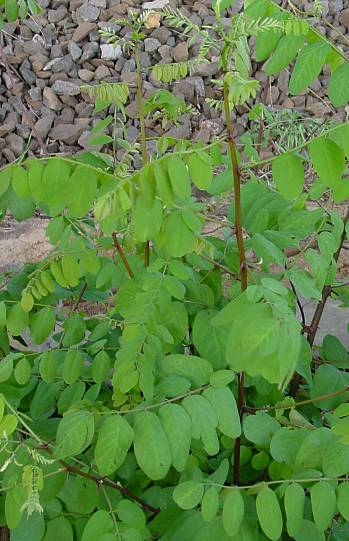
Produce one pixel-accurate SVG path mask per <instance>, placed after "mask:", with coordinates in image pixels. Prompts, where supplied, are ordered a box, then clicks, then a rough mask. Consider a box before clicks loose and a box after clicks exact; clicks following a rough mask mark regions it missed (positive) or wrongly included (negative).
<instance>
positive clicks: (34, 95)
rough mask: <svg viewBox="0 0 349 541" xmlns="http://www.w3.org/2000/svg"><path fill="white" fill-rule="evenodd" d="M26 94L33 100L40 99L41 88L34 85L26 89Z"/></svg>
mask: <svg viewBox="0 0 349 541" xmlns="http://www.w3.org/2000/svg"><path fill="white" fill-rule="evenodd" d="M28 94H29V96H30V98H31V99H32V100H33V101H40V100H41V96H42V91H41V88H39V87H37V86H34V87H33V88H31V89H30V90H29V91H28Z"/></svg>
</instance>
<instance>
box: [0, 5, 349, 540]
mask: <svg viewBox="0 0 349 541" xmlns="http://www.w3.org/2000/svg"><path fill="white" fill-rule="evenodd" d="M230 3H231V2H215V3H214V9H215V12H216V16H217V22H216V25H215V28H214V30H215V32H216V34H217V38H215V39H214V40H213V38H211V33H210V32H211V30H210V29H208V28H204V29H200V28H197V27H194V26H193V25H192V23H191V22H190V21H189V20H188V19H186V18H185V17H183V16H182V14H181V13H180V11H174V10H169V11H165V12H164V13H163V17H165V18H166V19H167V22H168V23H169V24H172V25H174V26H175V27H177V28H179V29H181V30H183V31H184V33H186V34H188V33H190V32H193V40H194V39H200V47H199V56H198V59H197V60H196V61H192V62H191V63H189V64H187V65H185V66H184V67H183V66H178V64H174V65H167V66H161V67H160V68H159V67H158V66H157V67H155V68H154V75H155V76H157V77H159V78H162V79H163V80H165V82H166V81H171V80H174V79H175V78H177V77H178V76H180V75H183V76H184V75H185V74H186V73H188V72H189V71H190V70H191V69H193V70H194V69H195V64H196V62H197V61H200V62H202V61H203V60H204V58H205V55H206V54H207V52H208V51H209V50H211V49H212V48H213V49H215V51H216V52H217V50H218V52H219V54H220V58H221V77H220V78H219V79H218V80H217V81H216V84H217V87H218V88H221V89H222V94H223V95H222V100H217V101H216V102H215V104H213V105H215V106H216V107H217V108H220V109H222V111H223V112H224V115H225V120H226V127H227V130H226V133H225V134H224V136H223V137H222V138H220V139H217V140H213V141H211V142H210V143H209V144H208V145H203V144H200V143H195V144H193V143H192V142H190V141H174V140H172V139H170V138H166V137H163V138H161V139H160V140H159V141H158V142H157V154H156V156H151V155H150V154H149V151H148V149H147V145H146V142H147V141H146V133H145V124H144V119H145V110H144V104H143V98H142V88H141V69H140V66H139V63H137V62H136V64H137V65H138V68H137V69H138V71H137V74H138V75H137V77H138V84H137V93H138V94H137V95H138V100H139V117H140V124H141V137H140V141H139V149H140V155H141V157H142V164H141V167H140V168H139V169H138V170H133V171H132V170H131V167H128V168H127V169H124V170H123V173H122V174H119V173H118V172H117V166H118V164H117V163H116V164H111V165H108V164H107V163H106V162H105V161H104V160H101V161H99V159H98V155H94V154H91V153H87V154H85V155H82V156H78V157H76V158H74V157H72V158H66V157H61V156H55V157H45V158H42V159H33V158H30V159H28V160H24V161H22V163H21V164H20V165H18V164H13V165H11V166H9V167H7V168H5V169H4V170H2V171H1V172H0V207H1V209H2V210H3V211H5V210H6V209H9V210H10V211H11V213H12V214H13V215H14V217H15V218H16V219H18V220H24V219H26V218H28V217H30V216H32V215H33V213H34V210H35V208H36V207H38V208H40V209H42V210H43V211H45V212H46V213H48V214H49V215H50V216H51V217H52V219H51V221H50V223H49V225H48V226H47V230H46V233H47V236H48V238H49V240H50V242H51V243H52V245H53V250H52V252H51V253H50V254H49V255H48V256H47V257H46V258H45V259H43V260H42V261H40V262H39V263H37V264H32V265H25V266H24V267H23V269H22V270H21V271H20V272H18V273H14V274H13V275H12V276H7V277H6V279H5V281H4V283H3V286H2V288H1V292H0V348H1V355H2V359H1V362H0V392H1V400H0V417H1V421H0V434H1V463H2V467H1V474H2V492H1V497H0V505H1V510H2V514H1V517H2V518H1V524H2V526H3V532H4V536H7V537H8V530H7V529H6V528H8V529H9V531H10V539H11V540H12V541H19V540H22V539H26V540H28V541H41V540H42V539H43V540H44V541H51V540H54V539H58V538H59V539H62V540H64V541H65V540H67V541H71V540H79V541H80V540H81V541H90V540H92V539H95V538H99V539H101V540H103V541H111V540H112V539H120V540H121V539H122V540H128V541H141V540H151V539H154V540H155V539H161V540H162V541H171V540H173V541H177V540H180V541H186V540H189V539H190V540H194V541H199V540H200V541H202V540H205V539H207V540H216V539H221V540H229V539H233V540H234V539H235V540H253V541H256V540H260V541H262V540H265V539H271V540H275V541H277V540H278V539H283V540H287V539H295V540H296V541H302V540H305V539H306V540H307V541H308V540H310V541H312V540H314V541H317V540H324V539H325V535H326V539H333V540H340V539H346V536H347V533H346V532H347V531H348V522H349V507H348V501H349V499H348V493H349V484H348V481H347V476H348V473H349V425H348V418H349V408H348V406H347V404H346V402H347V400H348V395H349V391H348V389H349V382H348V373H347V371H346V369H347V368H348V366H349V358H348V352H347V351H346V350H345V347H344V346H343V344H341V342H340V341H339V340H338V339H337V338H336V337H334V336H327V337H326V338H325V339H324V341H323V343H322V346H321V347H317V346H315V345H314V342H315V336H316V333H317V329H318V326H319V322H320V319H321V316H322V312H323V309H324V305H325V303H326V301H327V299H328V298H329V296H330V295H332V294H333V291H336V288H337V287H338V285H340V286H341V287H340V289H341V290H342V291H343V295H344V294H345V292H348V286H347V285H345V284H341V283H340V284H339V283H338V280H337V279H336V262H337V260H338V258H339V255H340V252H341V249H342V247H343V244H344V242H345V239H346V238H347V237H348V233H349V226H348V221H349V213H348V212H347V213H346V215H345V217H343V216H342V215H341V213H340V212H339V210H338V208H336V205H335V203H338V202H344V201H345V200H346V199H347V198H348V196H349V184H348V178H347V172H346V171H347V170H346V164H347V159H348V152H349V148H348V140H349V126H348V124H342V125H334V126H333V127H330V128H329V129H327V130H326V131H325V132H324V133H320V134H316V135H315V136H314V135H313V136H311V137H310V139H309V140H308V139H307V140H305V141H302V142H301V143H300V144H299V145H298V147H296V148H292V149H291V148H288V149H287V152H284V153H280V154H277V155H275V156H274V157H271V158H268V159H266V160H259V159H257V157H256V159H255V158H253V161H252V162H244V161H243V159H242V157H241V156H240V155H239V153H238V152H237V150H236V142H235V139H234V127H233V125H232V121H231V112H232V109H233V108H234V107H235V106H236V105H237V104H241V103H243V104H249V103H250V102H251V100H252V99H253V98H254V96H255V95H256V91H257V86H258V83H257V82H256V81H251V80H250V78H249V69H250V65H249V58H250V52H249V47H248V41H247V37H248V36H249V35H255V36H256V40H257V41H256V48H257V50H258V51H259V53H258V54H259V59H260V60H261V61H264V60H266V58H267V57H269V56H270V57H271V58H270V60H269V61H268V63H267V64H266V69H267V70H268V72H269V73H277V72H279V71H281V70H282V69H283V68H284V67H286V66H287V65H288V64H289V63H290V62H291V61H292V60H293V59H294V58H295V57H296V56H297V55H298V56H297V60H296V64H295V67H294V69H293V72H292V77H291V82H290V88H291V92H292V93H298V92H303V91H304V90H305V89H306V87H307V86H308V85H309V84H311V82H312V81H313V80H314V79H315V78H316V77H317V76H318V74H319V73H320V71H321V69H322V67H323V65H324V64H325V63H328V64H330V66H331V69H332V74H331V77H330V81H329V95H330V97H331V99H332V101H333V102H334V104H335V105H344V104H345V103H346V102H347V101H348V88H349V87H348V85H347V82H348V66H349V64H348V63H347V62H345V61H344V59H343V54H342V53H341V52H340V51H337V50H336V49H335V48H334V47H333V46H331V45H330V44H328V43H327V41H326V40H325V38H324V37H323V36H322V35H320V34H319V33H317V32H316V31H315V30H313V29H312V28H311V27H310V26H309V24H308V21H306V20H304V19H300V20H299V19H297V18H296V17H294V16H293V15H290V14H288V13H287V12H285V11H284V10H281V9H280V8H279V7H278V6H276V5H275V4H274V3H273V2H271V1H269V0H263V2H261V1H260V0H257V1H255V2H248V1H247V2H245V4H246V6H245V10H244V12H243V14H240V15H239V16H236V17H233V18H232V25H231V29H230V31H228V32H227V31H226V28H225V27H223V25H222V23H221V12H222V10H223V9H225V8H226V7H228V6H229V5H230ZM147 17H149V13H148V14H140V15H139V16H136V15H134V16H133V17H132V19H131V23H130V24H131V26H132V29H133V30H132V31H133V32H134V34H133V36H132V40H131V44H129V46H130V47H131V50H132V51H133V54H134V55H135V57H136V56H137V50H138V49H137V47H138V44H139V43H140V41H141V39H142V30H141V29H142V25H143V24H145V22H146V20H147ZM110 39H111V40H112V37H111V38H110ZM291 53H292V54H291ZM120 90H121V87H115V86H113V87H109V89H108V90H107V89H104V88H102V87H98V88H97V89H95V90H91V91H90V92H95V95H96V97H98V98H99V99H101V100H102V101H103V99H104V101H108V104H109V105H110V104H111V103H114V104H116V105H118V106H119V105H120V103H121V105H122V106H123V105H124V104H125V103H126V100H127V96H126V93H124V94H123V95H124V96H125V99H122V100H121V102H120V92H119V91H120ZM101 92H102V94H101ZM103 92H104V94H103ZM105 92H107V93H108V92H109V94H107V98H108V99H105V98H106V94H105ZM117 100H119V101H118V103H117ZM109 121H110V122H112V120H111V119H110V118H108V117H107V120H106V121H104V122H107V123H108V122H109ZM104 125H106V124H100V125H99V128H101V130H102V129H103V126H104ZM114 165H116V168H115V167H114ZM262 165H263V166H264V167H267V166H269V167H271V170H272V178H273V183H270V185H269V186H267V185H265V183H264V182H263V180H262V179H259V178H258V176H257V174H255V173H254V172H255V171H258V169H259V168H260V167H261V166H262ZM305 165H306V166H307V169H312V170H313V171H314V174H315V175H316V176H317V177H318V178H317V179H316V180H314V182H313V183H312V185H311V187H310V190H309V194H308V192H305V191H304V190H303V187H304V177H305V173H304V170H305ZM115 171H116V172H115ZM217 172H218V174H216V173H217ZM245 180H246V181H245ZM192 185H194V186H195V187H196V188H198V189H199V190H206V191H208V192H209V193H215V194H217V193H221V192H223V191H227V190H229V191H230V192H233V194H234V200H233V203H232V205H231V207H230V208H229V211H228V216H227V218H226V219H224V220H223V223H224V226H225V228H224V231H223V235H221V236H216V235H215V233H214V232H211V233H210V229H209V228H208V227H207V225H208V224H211V222H216V218H214V217H213V216H212V215H211V214H209V212H208V210H207V206H206V205H205V204H204V203H201V202H198V201H197V200H196V199H195V198H194V196H193V194H192ZM324 192H325V193H326V197H327V201H328V204H327V206H326V207H325V206H324V205H323V204H322V203H321V201H319V208H317V209H315V210H309V209H308V208H307V200H308V198H309V197H311V198H312V199H315V200H317V199H319V198H320V196H321V195H322V194H323V193H324ZM91 209H93V215H92V213H91ZM218 222H219V223H218V225H222V220H220V219H218ZM233 231H234V232H235V237H234V236H233ZM301 298H305V299H312V300H315V301H316V302H317V306H316V309H315V312H314V317H313V319H312V321H311V323H310V324H308V322H307V321H306V320H305V317H304V314H303V309H302V305H301V300H300V299H301ZM297 304H298V305H299V306H300V307H301V314H302V319H301V321H299V320H298V319H297V317H296V306H297ZM48 341H49V342H48ZM43 344H44V345H45V346H44V351H41V352H40V351H37V349H38V348H37V347H35V346H42V345H43ZM236 374H238V377H236ZM5 538H6V537H5Z"/></svg>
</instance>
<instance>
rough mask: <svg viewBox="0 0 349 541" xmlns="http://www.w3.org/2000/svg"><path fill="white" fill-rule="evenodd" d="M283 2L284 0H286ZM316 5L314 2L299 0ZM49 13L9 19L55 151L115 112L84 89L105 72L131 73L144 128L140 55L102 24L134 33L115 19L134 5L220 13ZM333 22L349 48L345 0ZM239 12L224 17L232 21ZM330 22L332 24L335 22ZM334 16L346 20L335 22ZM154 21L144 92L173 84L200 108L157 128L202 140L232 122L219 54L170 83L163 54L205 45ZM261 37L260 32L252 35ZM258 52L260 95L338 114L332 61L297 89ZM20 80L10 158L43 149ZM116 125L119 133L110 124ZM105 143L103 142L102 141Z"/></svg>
mask: <svg viewBox="0 0 349 541" xmlns="http://www.w3.org/2000/svg"><path fill="white" fill-rule="evenodd" d="M279 1H280V2H281V0H279ZM295 2H296V3H297V2H298V5H299V6H300V7H302V9H303V8H304V9H305V10H306V11H307V10H308V11H309V9H310V8H311V6H312V5H313V1H312V0H311V1H310V0H309V1H305V2H304V1H301V0H295ZM242 3H243V0H236V2H235V4H234V6H233V8H231V12H232V13H237V12H238V11H239V9H241V5H242ZM40 4H41V6H42V8H43V10H42V13H41V14H40V15H38V16H35V17H32V18H31V19H28V20H25V21H20V22H19V24H17V23H6V24H5V25H4V30H5V33H4V34H3V36H4V47H3V51H4V54H6V58H7V62H8V64H9V65H10V69H11V74H12V78H13V80H14V81H15V84H16V89H17V91H18V92H19V93H20V95H21V99H22V101H23V103H24V104H25V105H26V107H27V109H28V111H30V115H31V117H32V119H33V122H34V124H35V129H36V131H37V132H38V133H39V134H40V136H41V137H42V138H43V140H44V141H45V142H46V144H47V146H48V148H49V150H50V151H52V152H59V151H60V150H64V151H65V152H79V151H81V150H82V149H89V148H90V146H89V142H88V141H89V136H88V134H89V129H90V124H91V122H92V121H93V123H95V122H96V119H98V118H101V117H103V115H105V114H107V112H106V111H105V112H101V113H100V114H99V115H97V117H96V116H95V115H93V112H92V111H93V100H92V99H91V98H90V97H89V96H88V95H87V94H86V93H82V94H81V92H80V86H81V85H83V84H96V83H100V82H102V81H109V82H119V81H123V82H126V83H127V84H128V85H129V89H130V99H129V101H128V103H127V104H126V107H125V111H126V115H127V116H126V136H127V138H128V139H129V140H130V141H131V140H132V141H133V140H135V139H136V138H137V135H138V134H139V120H138V105H137V101H136V97H135V92H136V88H135V87H136V73H135V62H134V57H133V55H132V54H131V55H129V54H127V53H125V52H124V51H123V50H122V48H121V47H120V46H119V45H116V46H114V45H113V44H110V43H107V40H106V39H105V38H103V37H102V36H101V35H100V33H99V29H100V28H102V27H105V26H107V27H110V28H113V29H114V31H115V32H116V34H117V35H119V36H120V37H125V36H126V37H127V35H128V33H129V28H127V27H125V26H122V23H120V24H119V23H117V24H116V23H115V19H117V18H119V19H120V18H122V17H125V16H127V14H128V12H129V11H130V9H132V8H139V7H140V6H142V8H143V9H158V8H163V7H164V6H166V5H171V6H173V7H176V6H177V7H180V9H181V10H182V12H183V13H184V14H185V15H186V16H188V17H189V18H190V19H191V20H192V21H193V22H195V23H196V24H199V25H202V24H203V25H207V24H210V23H211V22H212V20H213V19H212V17H213V12H212V9H211V0H199V1H198V0H154V1H150V2H144V3H143V4H142V3H141V2H140V0H40ZM323 7H324V17H325V19H326V21H323V22H322V23H321V24H319V30H320V31H321V32H326V33H327V34H328V35H329V36H331V37H332V39H334V40H336V41H337V44H338V46H340V47H342V49H343V51H344V52H346V53H348V52H349V48H348V46H347V45H346V43H345V41H344V40H342V39H341V35H342V36H343V37H344V38H347V39H348V38H349V6H348V1H347V0H345V1H343V0H323ZM229 21H230V19H229V18H228V17H225V18H223V19H222V23H223V24H224V25H226V26H227V27H228V25H229ZM325 23H330V24H325ZM331 25H332V26H333V27H334V28H335V29H336V31H334V30H333V29H332V28H331ZM151 26H152V27H151V28H148V29H145V31H144V34H145V40H144V45H143V49H142V51H141V52H140V55H139V58H140V63H141V66H142V68H143V69H144V76H143V82H144V92H145V95H146V96H148V95H150V93H151V92H153V91H154V89H157V88H166V89H168V90H169V91H170V92H172V93H173V94H174V95H176V96H179V97H180V98H182V99H184V100H185V101H186V103H187V104H191V105H192V106H194V107H195V109H196V111H197V114H196V115H192V116H189V115H183V117H182V118H181V119H180V122H179V124H178V125H177V126H173V127H171V128H168V129H167V130H163V129H162V127H161V123H160V122H157V123H154V122H153V121H152V120H149V121H147V130H148V135H149V136H158V135H162V134H163V133H164V131H167V132H168V133H169V135H172V136H174V137H178V138H180V137H185V138H187V137H191V136H192V137H193V139H194V140H195V141H199V140H201V141H204V142H208V141H210V139H211V138H212V137H214V136H215V135H219V134H220V133H221V132H222V131H223V129H224V123H223V121H222V118H221V114H220V113H219V112H217V111H216V110H214V109H212V108H210V107H209V106H208V104H207V103H206V102H205V98H217V97H218V96H219V93H217V91H216V89H215V87H213V86H212V84H211V79H212V78H214V77H216V76H217V75H219V62H218V59H217V58H215V57H214V56H211V57H210V61H209V62H204V63H202V64H200V65H197V66H195V69H194V72H193V73H191V74H190V75H188V77H186V78H184V79H181V80H179V81H176V82H173V83H172V84H170V85H162V84H161V83H159V82H158V81H156V80H155V79H154V77H153V76H152V74H151V70H149V68H150V67H151V66H152V65H156V64H158V63H167V62H186V61H187V60H190V59H192V58H194V56H195V55H196V54H197V52H198V46H197V45H195V44H194V45H191V46H190V45H189V44H190V39H191V35H188V36H181V35H180V33H179V32H178V30H177V29H172V28H169V27H168V26H167V25H166V23H164V22H162V21H160V19H159V16H158V15H156V16H155V17H154V18H153V19H152V25H151ZM252 42H253V39H251V43H252ZM261 67H262V64H260V63H259V64H258V63H257V62H255V61H254V59H252V68H253V74H254V76H255V78H257V79H258V80H259V81H260V86H261V88H260V96H262V99H263V100H264V103H265V104H269V105H272V106H273V107H275V108H276V109H277V108H281V107H287V108H290V109H297V110H299V111H301V112H303V113H305V114H307V115H309V116H311V117H316V118H327V117H329V116H330V115H333V108H332V107H330V106H329V102H328V98H327V94H326V90H325V84H327V81H328V76H329V73H328V71H327V70H326V68H325V70H324V74H322V75H321V76H320V77H319V79H318V80H317V81H315V82H314V83H313V84H312V85H311V93H312V94H308V95H301V96H291V95H290V94H289V93H288V81H289V74H288V73H287V71H283V72H282V73H281V74H280V75H279V77H277V78H274V77H271V78H269V77H267V76H266V74H265V73H264V72H263V71H262V69H261ZM12 87H13V84H12V81H11V78H10V77H9V75H8V73H7V72H6V70H4V69H3V70H2V73H1V80H0V121H1V123H0V165H4V164H5V163H7V162H8V161H11V160H13V159H16V158H17V157H18V156H20V155H21V154H22V152H23V151H24V150H25V149H26V147H27V144H29V152H33V153H35V152H37V150H38V143H37V141H36V140H35V134H33V137H32V138H31V139H29V138H30V136H31V129H30V126H28V124H27V123H26V122H24V119H23V118H22V116H23V114H22V110H21V108H20V105H19V103H18V100H17V98H16V97H15V96H14V93H13V88H12ZM246 112H247V109H246V108H243V107H242V108H241V107H240V108H238V114H237V117H236V123H235V126H236V130H237V133H238V134H240V133H243V132H244V130H245V129H246V127H247V126H248V122H249V121H248V117H247V114H246ZM348 112H349V111H348V110H347V111H346V110H344V109H341V110H339V111H336V119H338V120H344V119H345V117H346V115H347V113H348ZM110 133H111V132H110ZM100 149H101V148H99V150H100Z"/></svg>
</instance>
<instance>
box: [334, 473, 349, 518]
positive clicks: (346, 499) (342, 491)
mask: <svg viewBox="0 0 349 541" xmlns="http://www.w3.org/2000/svg"><path fill="white" fill-rule="evenodd" d="M337 507H338V511H339V512H340V514H341V515H342V517H343V518H344V519H345V520H346V521H347V522H348V521H349V482H348V481H345V482H342V483H340V484H339V485H338V487H337Z"/></svg>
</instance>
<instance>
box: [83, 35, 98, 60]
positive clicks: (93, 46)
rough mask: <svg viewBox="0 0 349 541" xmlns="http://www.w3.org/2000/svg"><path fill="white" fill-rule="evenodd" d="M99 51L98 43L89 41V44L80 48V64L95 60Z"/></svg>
mask: <svg viewBox="0 0 349 541" xmlns="http://www.w3.org/2000/svg"><path fill="white" fill-rule="evenodd" d="M98 51H99V45H98V43H96V42H94V41H91V42H90V43H86V44H85V45H84V46H83V48H82V56H81V58H80V64H81V63H82V62H86V61H87V60H91V58H95V56H96V55H97V53H98Z"/></svg>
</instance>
